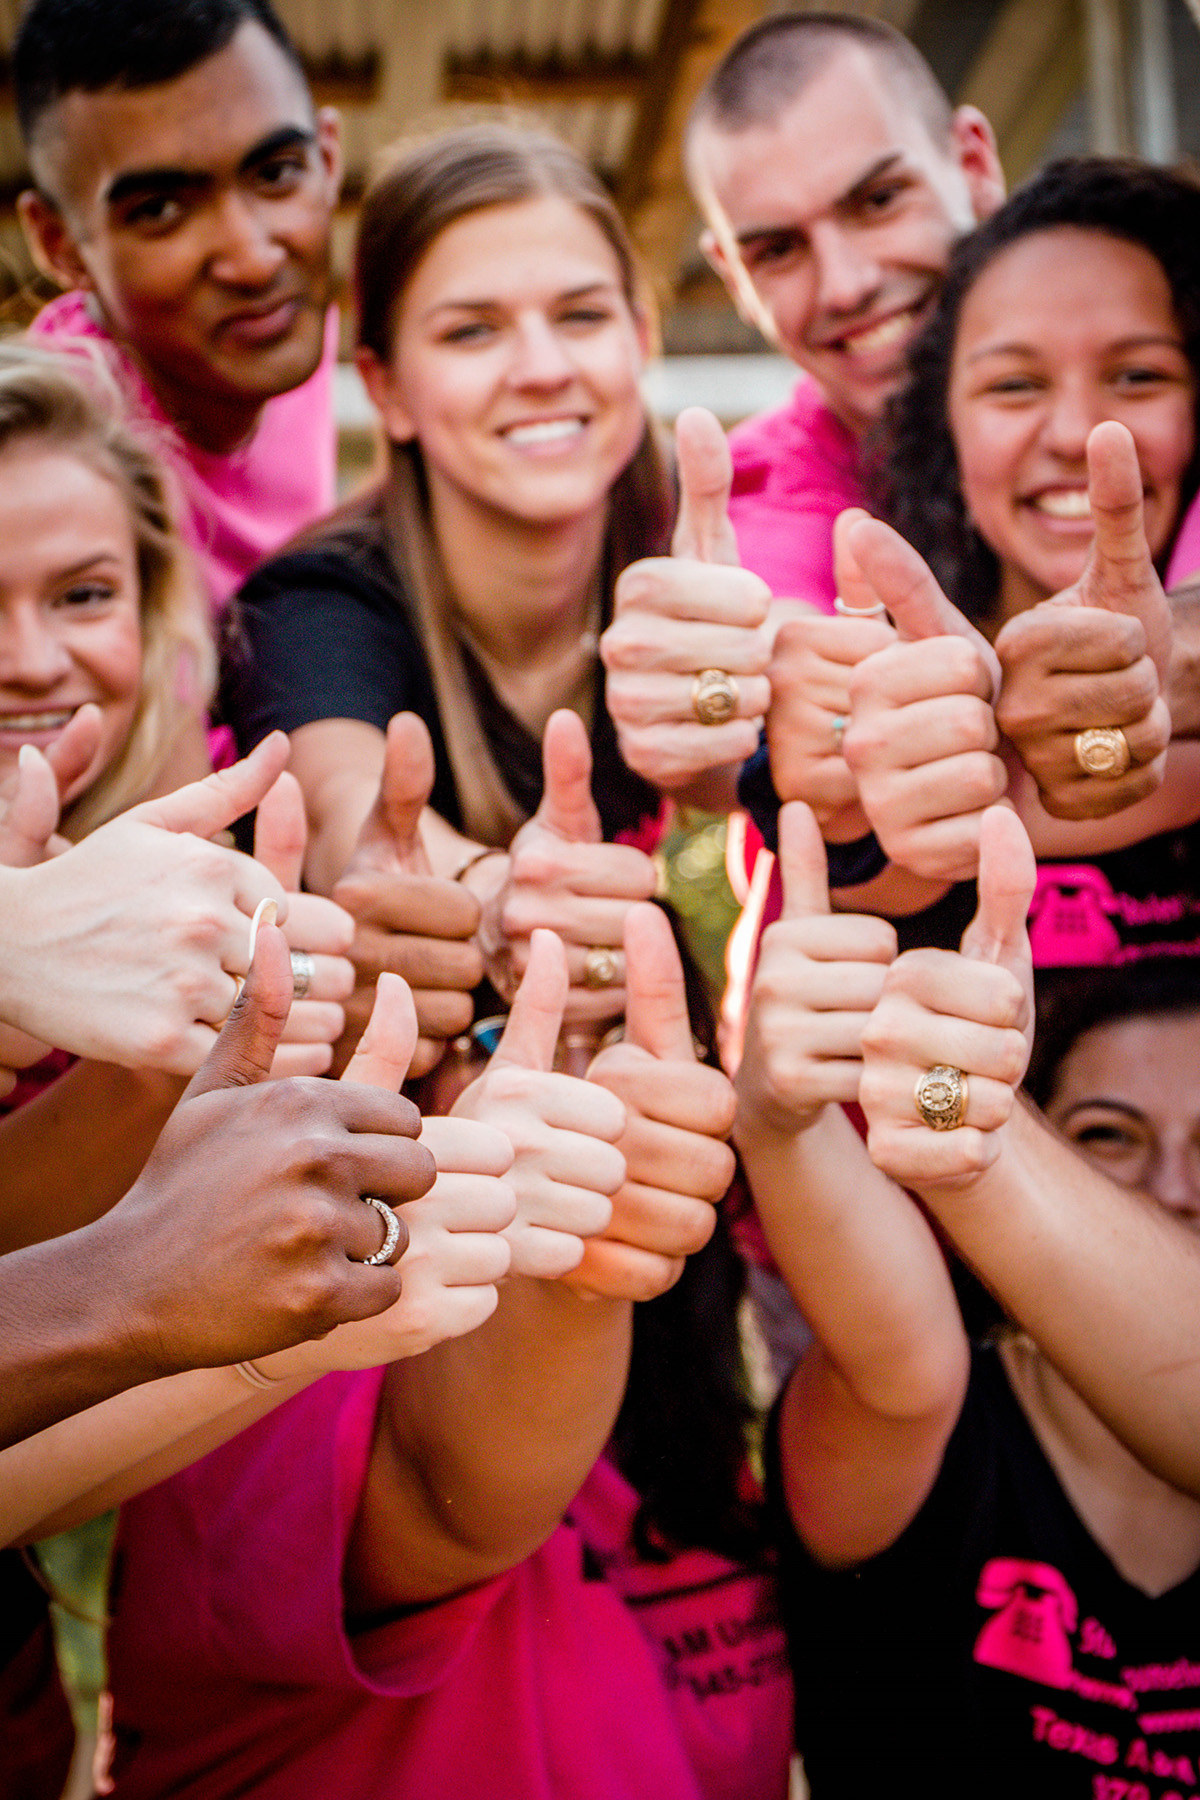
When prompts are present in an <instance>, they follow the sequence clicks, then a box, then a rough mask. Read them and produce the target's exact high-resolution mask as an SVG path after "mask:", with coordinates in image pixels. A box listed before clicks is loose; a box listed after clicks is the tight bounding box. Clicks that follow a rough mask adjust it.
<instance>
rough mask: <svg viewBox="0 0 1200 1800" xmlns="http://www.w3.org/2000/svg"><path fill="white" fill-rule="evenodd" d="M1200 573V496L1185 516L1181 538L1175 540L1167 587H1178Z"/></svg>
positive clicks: (1180, 531) (1198, 495) (1168, 566)
mask: <svg viewBox="0 0 1200 1800" xmlns="http://www.w3.org/2000/svg"><path fill="white" fill-rule="evenodd" d="M1198 573H1200V494H1197V496H1196V498H1195V499H1194V500H1193V501H1192V504H1191V505H1190V506H1189V507H1188V509H1187V511H1186V513H1185V514H1184V515H1183V524H1182V525H1181V526H1180V527H1179V536H1178V537H1177V538H1176V539H1175V548H1174V550H1172V552H1171V560H1170V562H1169V564H1168V565H1167V579H1166V584H1165V585H1166V587H1167V588H1168V590H1169V589H1171V588H1173V587H1178V586H1179V584H1180V582H1183V581H1187V580H1188V579H1189V578H1190V577H1191V576H1193V575H1196V574H1198Z"/></svg>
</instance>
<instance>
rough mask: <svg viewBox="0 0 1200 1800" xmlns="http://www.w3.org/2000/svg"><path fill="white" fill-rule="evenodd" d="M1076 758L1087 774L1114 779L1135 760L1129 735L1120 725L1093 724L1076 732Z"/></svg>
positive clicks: (1107, 779)
mask: <svg viewBox="0 0 1200 1800" xmlns="http://www.w3.org/2000/svg"><path fill="white" fill-rule="evenodd" d="M1075 761H1076V763H1077V764H1078V765H1079V768H1080V770H1081V772H1082V773H1083V774H1084V775H1099V776H1101V777H1102V778H1103V779H1104V780H1106V781H1115V780H1116V779H1117V777H1118V776H1119V775H1123V774H1124V773H1125V771H1126V769H1127V768H1128V767H1129V765H1130V763H1131V762H1132V761H1133V756H1132V753H1131V752H1130V749H1129V739H1128V738H1127V737H1126V736H1125V733H1124V732H1123V731H1122V730H1121V729H1120V727H1119V726H1117V725H1094V726H1092V728H1091V729H1090V730H1089V731H1080V732H1078V733H1077V734H1076V737H1075Z"/></svg>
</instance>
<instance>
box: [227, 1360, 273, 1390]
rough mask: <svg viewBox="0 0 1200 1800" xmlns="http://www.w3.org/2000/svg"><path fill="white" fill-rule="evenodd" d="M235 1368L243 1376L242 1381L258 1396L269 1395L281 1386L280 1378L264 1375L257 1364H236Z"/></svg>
mask: <svg viewBox="0 0 1200 1800" xmlns="http://www.w3.org/2000/svg"><path fill="white" fill-rule="evenodd" d="M233 1366H234V1368H235V1369H236V1370H237V1372H238V1374H239V1375H240V1376H241V1378H242V1380H243V1381H244V1382H246V1383H247V1385H248V1386H250V1387H252V1388H253V1389H254V1391H255V1393H257V1394H265V1393H269V1392H270V1390H271V1389H272V1388H277V1387H278V1386H279V1377H278V1376H277V1375H264V1374H263V1372H262V1370H261V1369H260V1368H259V1366H258V1364H257V1363H253V1362H249V1361H247V1362H239V1363H234V1365H233Z"/></svg>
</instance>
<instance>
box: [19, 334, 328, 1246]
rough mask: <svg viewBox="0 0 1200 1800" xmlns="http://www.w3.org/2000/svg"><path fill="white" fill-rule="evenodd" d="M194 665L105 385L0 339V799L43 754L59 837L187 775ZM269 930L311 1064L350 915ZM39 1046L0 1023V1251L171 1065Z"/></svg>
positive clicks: (124, 1158)
mask: <svg viewBox="0 0 1200 1800" xmlns="http://www.w3.org/2000/svg"><path fill="white" fill-rule="evenodd" d="M213 673H214V656H213V652H212V649H211V646H210V643H209V640H208V636H207V626H206V623H205V617H204V612H203V608H202V605H201V603H200V601H199V599H198V596H197V592H196V589H195V587H194V585H193V582H192V579H191V573H190V569H189V566H188V564H187V562H186V559H185V553H184V552H183V550H182V548H181V546H180V544H179V541H178V539H177V537H176V535H175V530H174V525H173V522H172V516H171V509H170V504H169V499H168V495H167V492H166V490H165V488H164V484H163V480H162V477H161V475H160V473H159V471H158V468H157V466H156V464H155V462H154V459H153V457H152V455H151V454H150V453H149V451H148V450H147V449H146V448H145V446H144V445H143V444H142V443H141V442H140V441H139V440H138V438H137V437H136V436H135V435H134V434H133V433H131V431H130V430H129V429H128V427H127V426H126V425H124V424H123V423H122V422H121V419H120V415H119V413H118V411H117V410H116V407H115V404H114V400H113V396H112V393H111V391H110V389H109V388H108V386H107V385H106V384H105V383H103V381H102V379H101V377H100V376H99V375H95V376H93V374H92V373H91V372H90V371H89V370H88V369H86V368H81V367H80V366H79V364H78V362H77V361H76V360H75V359H70V360H68V359H64V358H61V357H56V356H55V355H54V354H53V353H50V352H45V351H41V350H37V349H33V348H31V347H29V346H25V345H21V344H10V345H5V346H2V347H0V805H3V804H7V802H8V801H9V800H10V799H11V797H12V795H13V792H14V791H15V789H16V785H17V778H18V772H19V767H20V759H21V755H22V751H23V750H24V749H25V748H26V747H27V746H33V747H34V748H36V749H40V750H42V751H44V752H45V753H46V755H47V757H48V758H50V759H52V760H53V761H55V762H56V763H57V766H58V774H59V779H60V782H61V784H62V789H63V791H62V796H61V797H62V804H63V812H62V821H61V827H60V829H61V832H62V833H63V834H64V835H65V836H66V837H67V838H69V839H73V840H77V839H80V838H82V837H84V836H86V835H87V833H88V832H89V831H91V830H93V829H94V828H95V827H96V826H98V825H100V824H102V823H104V822H105V821H106V820H108V819H111V818H113V817H114V816H116V815H117V814H118V813H120V812H122V811H123V810H124V809H126V808H127V807H129V806H131V805H132V804H133V803H134V802H136V801H140V800H144V799H147V798H149V797H151V796H153V795H159V794H163V793H168V792H171V791H173V790H174V789H175V788H177V787H178V786H179V785H180V783H181V782H182V781H183V780H184V779H186V778H187V777H188V776H190V775H192V774H194V773H197V772H200V773H202V772H204V770H205V769H206V767H207V761H206V757H207V751H206V745H205V738H204V707H205V704H206V701H207V700H208V698H209V695H210V693H211V690H212V682H213ZM289 781H290V777H289V778H285V779H284V780H283V784H282V785H277V787H276V789H274V790H272V794H271V796H270V798H269V799H268V800H267V801H265V802H264V821H265V838H266V839H268V840H271V841H272V845H273V847H272V849H271V851H270V852H268V854H269V855H270V857H271V860H272V861H273V862H274V864H275V865H276V866H275V870H274V872H275V873H276V874H279V875H282V876H284V877H285V879H284V880H283V886H284V887H285V888H295V887H296V886H297V885H298V880H297V876H296V873H295V870H294V868H289V867H287V866H286V865H287V863H288V860H289V857H290V858H291V861H292V863H293V864H294V861H295V852H294V848H292V849H289V848H288V840H289V838H294V835H295V830H296V820H295V792H294V784H293V786H292V788H291V790H290V791H289V789H288V785H287V783H288V782H289ZM146 903H147V907H148V908H151V907H162V906H169V905H170V904H171V896H170V895H168V894H156V893H149V894H148V895H147V901H146ZM289 929H292V930H298V931H299V932H301V933H302V936H301V938H300V939H298V943H303V946H304V949H305V950H306V951H308V952H310V953H313V952H315V953H316V954H315V955H313V956H312V961H311V981H310V987H309V992H310V994H311V996H312V997H311V998H310V999H309V1000H307V1001H306V1002H305V1004H304V1005H303V1006H298V1007H297V1008H296V1009H295V1010H294V1013H293V1016H292V1019H291V1020H290V1021H289V1028H288V1029H289V1036H290V1038H291V1040H292V1041H291V1042H290V1043H289V1045H288V1048H287V1053H286V1056H285V1059H284V1065H283V1066H285V1067H286V1068H287V1070H288V1072H291V1073H315V1072H318V1071H319V1070H320V1069H322V1068H324V1067H327V1066H328V1063H329V1057H330V1051H329V1043H330V1040H331V1039H332V1038H333V1037H336V1035H337V1034H338V1032H339V1031H340V1029H341V1025H342V1009H341V1007H340V1005H339V1004H337V1001H338V998H339V996H344V995H345V994H346V993H347V992H348V990H349V987H350V981H351V971H350V968H349V966H348V964H347V963H346V961H345V960H344V958H343V957H342V956H341V955H340V954H336V953H338V952H341V951H343V950H344V949H346V948H347V947H348V944H349V939H350V925H349V921H348V920H347V919H346V918H345V917H343V916H342V915H341V914H340V913H339V912H338V911H336V910H335V909H333V908H332V907H330V906H329V905H328V903H327V902H323V901H316V900H310V899H307V898H301V897H300V896H296V897H295V904H294V906H293V908H292V918H291V923H290V925H289ZM239 953H240V954H241V955H242V958H243V960H242V963H241V965H240V966H229V965H227V968H228V986H227V992H225V993H224V994H220V995H218V994H216V993H215V992H214V993H212V994H210V995H209V997H208V999H207V1001H206V1004H207V1005H208V1006H209V1008H210V1009H211V1011H212V1014H213V1016H212V1017H211V1018H207V1022H208V1023H210V1024H213V1025H217V1024H219V1023H220V1019H221V1017H222V1016H223V1014H224V1012H227V1011H228V1009H229V1006H230V1005H232V1002H233V999H234V996H235V992H236V988H235V977H236V976H237V975H239V974H241V973H243V972H244V967H245V964H244V946H239ZM234 961H235V963H236V958H235V959H234ZM309 966H310V965H301V968H302V970H304V971H307V969H308V968H309ZM218 1008H220V1009H222V1010H221V1011H218ZM206 1017H207V1015H206ZM45 1049H46V1047H45V1046H43V1045H39V1044H37V1043H35V1042H34V1041H33V1040H31V1039H23V1038H21V1037H20V1035H19V1034H15V1033H14V1034H10V1033H7V1032H6V1033H5V1036H4V1041H3V1043H2V1044H0V1061H3V1062H6V1063H7V1064H9V1065H10V1066H11V1065H14V1064H15V1065H17V1066H19V1067H21V1068H23V1069H27V1070H28V1073H27V1075H26V1076H25V1079H24V1081H23V1083H22V1085H21V1086H20V1087H19V1088H18V1090H17V1093H16V1095H15V1096H14V1097H13V1098H12V1099H10V1101H9V1103H8V1104H9V1106H10V1107H17V1106H19V1107H20V1111H19V1113H16V1115H15V1116H14V1117H12V1118H10V1119H9V1120H8V1121H7V1122H6V1123H5V1125H4V1127H3V1138H4V1156H3V1159H2V1160H3V1175H2V1177H0V1246H2V1247H3V1248H4V1249H12V1248H16V1247H17V1246H19V1245H21V1244H24V1243H27V1242H31V1241H36V1240H37V1239H38V1238H42V1237H45V1236H47V1235H52V1234H53V1233H55V1232H58V1231H65V1230H69V1229H71V1228H72V1227H73V1226H75V1225H78V1224H82V1223H84V1222H86V1221H87V1220H88V1219H91V1218H93V1217H95V1216H96V1215H97V1214H98V1213H100V1212H103V1211H104V1210H105V1209H106V1208H107V1207H108V1206H110V1205H111V1204H113V1202H114V1201H115V1200H116V1199H118V1198H119V1197H120V1195H121V1194H122V1193H124V1192H125V1191H126V1189H127V1188H128V1187H129V1186H130V1185H131V1183H132V1182H133V1180H134V1179H135V1178H136V1176H137V1175H138V1173H139V1172H140V1169H141V1166H142V1162H143V1160H144V1158H145V1156H146V1155H147V1154H148V1151H149V1149H150V1146H151V1145H152V1144H153V1142H154V1138H155V1137H156V1136H157V1134H158V1131H159V1130H160V1129H161V1126H162V1124H163V1122H164V1120H165V1118H166V1115H167V1113H168V1112H169V1111H170V1109H171V1107H172V1106H173V1105H174V1104H175V1101H176V1100H177V1099H178V1098H179V1094H180V1092H181V1081H182V1077H181V1075H180V1074H179V1073H173V1074H170V1075H168V1074H165V1073H163V1072H161V1071H160V1070H158V1069H157V1068H152V1069H147V1070H143V1071H133V1070H125V1069H116V1068H112V1067H109V1066H108V1065H105V1064H100V1063H83V1064H80V1065H78V1066H77V1067H75V1068H74V1069H71V1071H70V1073H69V1074H66V1073H65V1070H66V1069H67V1067H68V1061H69V1059H67V1058H65V1057H62V1056H57V1057H54V1058H46V1057H45ZM39 1062H40V1063H41V1066H40V1067H38V1068H37V1069H36V1070H35V1069H34V1068H33V1067H31V1065H36V1064H39ZM59 1076H62V1077H63V1078H62V1079H61V1080H58V1079H56V1078H57V1077H59ZM47 1089H48V1091H43V1090H47ZM35 1095H36V1096H37V1097H36V1098H35V1097H34V1096H35ZM25 1101H29V1102H30V1104H29V1105H28V1106H26V1105H24V1104H23V1103H24V1102H25ZM50 1206H52V1207H53V1212H52V1214H48V1213H47V1208H48V1207H50Z"/></svg>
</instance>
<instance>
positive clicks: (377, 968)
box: [333, 713, 483, 1076]
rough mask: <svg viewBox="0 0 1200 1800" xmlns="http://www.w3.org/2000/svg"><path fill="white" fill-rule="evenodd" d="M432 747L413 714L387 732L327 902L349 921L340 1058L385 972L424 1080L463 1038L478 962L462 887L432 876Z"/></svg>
mask: <svg viewBox="0 0 1200 1800" xmlns="http://www.w3.org/2000/svg"><path fill="white" fill-rule="evenodd" d="M433 778H434V760H433V744H432V742H431V740H430V737H429V732H428V730H427V729H426V727H425V725H424V723H423V721H422V720H421V719H419V718H418V717H417V715H416V714H415V713H397V714H396V717H395V718H394V719H393V720H392V721H391V723H390V724H389V726H388V732H387V747H386V750H385V755H384V769H383V776H382V779H381V781H380V784H379V794H378V797H377V799H376V801H375V805H374V806H373V807H372V809H371V812H370V813H369V814H368V816H367V819H366V821H365V822H364V824H363V828H362V830H361V832H360V833H359V839H358V844H357V847H356V849H355V851H354V854H353V855H352V856H351V858H350V861H349V862H348V863H347V865H346V868H345V870H344V871H343V874H342V877H341V879H340V881H339V882H338V884H337V886H336V887H335V888H334V892H333V897H334V899H335V900H336V901H337V903H338V905H339V906H342V907H344V908H345V909H346V911H347V912H348V913H349V914H350V915H351V917H352V918H353V920H354V925H355V931H354V943H353V946H352V948H351V951H350V956H351V959H352V961H353V963H354V968H355V975H356V982H355V989H354V992H353V994H352V995H351V996H350V998H349V1000H348V1001H347V1002H346V1017H347V1031H346V1040H345V1044H344V1047H343V1048H344V1050H345V1051H348V1050H349V1049H350V1048H351V1047H352V1046H353V1045H354V1044H355V1043H356V1042H357V1041H358V1038H359V1036H360V1034H361V1032H362V1028H363V1025H364V1023H365V1021H366V1018H367V1016H368V1014H369V1012H370V1009H371V1005H372V1002H373V999H374V992H375V984H376V982H377V981H378V979H379V977H380V975H382V974H384V973H385V972H388V973H391V974H394V975H400V976H402V977H403V978H404V980H405V981H407V982H408V984H409V986H410V987H411V988H412V992H413V999H414V1001H415V1002H416V1008H417V1020H418V1023H419V1026H420V1034H421V1035H420V1037H419V1039H418V1042H417V1048H416V1052H415V1054H414V1056H413V1061H412V1070H411V1073H412V1074H413V1075H414V1076H417V1075H424V1074H427V1073H428V1071H429V1070H430V1069H432V1068H433V1067H434V1065H435V1064H436V1063H437V1061H438V1060H439V1058H440V1057H441V1054H442V1051H443V1049H444V1048H445V1044H446V1040H447V1039H448V1038H452V1037H456V1036H457V1035H458V1033H459V1032H461V1031H466V1030H467V1028H468V1027H469V1026H470V1023H471V1017H472V1002H471V994H472V991H473V990H474V989H475V988H476V987H477V986H478V985H479V983H480V981H481V980H482V979H483V958H482V956H481V954H480V952H479V950H478V949H477V947H476V945H475V944H474V943H473V942H472V939H473V937H474V935H475V932H476V931H477V930H478V927H479V903H478V901H477V900H476V899H475V898H474V896H473V895H472V894H470V893H469V892H468V891H467V889H466V888H465V887H464V886H463V885H462V883H461V882H458V881H452V880H450V879H448V878H447V877H444V876H437V875H433V874H431V873H430V868H429V861H428V858H427V857H426V855H425V851H424V848H423V846H422V843H421V835H420V820H421V813H422V811H423V809H424V807H425V806H426V804H427V803H428V800H429V796H430V794H431V793H432V791H433Z"/></svg>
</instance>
